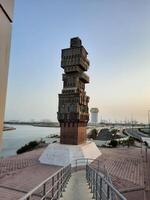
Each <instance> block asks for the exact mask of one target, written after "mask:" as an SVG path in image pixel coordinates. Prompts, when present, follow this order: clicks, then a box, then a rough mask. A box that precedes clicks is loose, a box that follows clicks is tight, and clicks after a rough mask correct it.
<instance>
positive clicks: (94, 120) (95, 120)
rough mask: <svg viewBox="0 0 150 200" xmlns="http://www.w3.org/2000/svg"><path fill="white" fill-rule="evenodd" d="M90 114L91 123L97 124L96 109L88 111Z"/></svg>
mask: <svg viewBox="0 0 150 200" xmlns="http://www.w3.org/2000/svg"><path fill="white" fill-rule="evenodd" d="M90 112H91V123H94V124H96V123H97V122H98V112H99V110H98V108H91V109H90Z"/></svg>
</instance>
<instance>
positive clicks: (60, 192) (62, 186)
mask: <svg viewBox="0 0 150 200" xmlns="http://www.w3.org/2000/svg"><path fill="white" fill-rule="evenodd" d="M62 176H63V170H61V181H60V182H61V186H60V187H61V188H60V190H61V191H60V196H61V197H62V190H63V185H62V184H63V177H62Z"/></svg>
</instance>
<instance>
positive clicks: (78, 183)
mask: <svg viewBox="0 0 150 200" xmlns="http://www.w3.org/2000/svg"><path fill="white" fill-rule="evenodd" d="M90 191H91V190H90V189H89V186H88V184H87V180H86V172H85V170H84V171H78V172H74V173H73V174H72V175H71V178H70V180H69V182H68V184H67V187H66V191H65V192H63V194H62V195H63V197H61V198H60V200H92V196H93V195H92V193H91V192H90Z"/></svg>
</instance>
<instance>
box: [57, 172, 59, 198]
mask: <svg viewBox="0 0 150 200" xmlns="http://www.w3.org/2000/svg"><path fill="white" fill-rule="evenodd" d="M57 198H59V173H58V174H57Z"/></svg>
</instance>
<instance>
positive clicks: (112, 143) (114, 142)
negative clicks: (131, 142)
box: [109, 140, 118, 147]
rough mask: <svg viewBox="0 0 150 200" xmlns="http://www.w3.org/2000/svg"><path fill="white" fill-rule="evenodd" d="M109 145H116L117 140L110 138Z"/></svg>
mask: <svg viewBox="0 0 150 200" xmlns="http://www.w3.org/2000/svg"><path fill="white" fill-rule="evenodd" d="M109 145H110V146H112V147H117V145H118V142H117V140H111V141H110V143H109Z"/></svg>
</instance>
